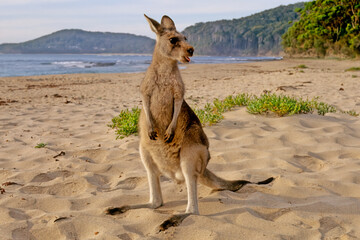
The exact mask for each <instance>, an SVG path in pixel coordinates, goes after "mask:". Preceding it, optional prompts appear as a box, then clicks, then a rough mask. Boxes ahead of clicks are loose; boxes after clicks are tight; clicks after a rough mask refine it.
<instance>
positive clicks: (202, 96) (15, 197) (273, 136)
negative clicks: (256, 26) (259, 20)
mask: <svg viewBox="0 0 360 240" xmlns="http://www.w3.org/2000/svg"><path fill="white" fill-rule="evenodd" d="M300 64H305V65H306V66H307V67H308V68H305V69H296V68H294V67H296V66H298V65H300ZM350 67H360V63H359V61H350V60H343V61H339V60H308V59H294V60H293V59H291V60H289V59H288V60H282V61H274V62H254V63H246V64H226V65H221V64H217V65H194V64H193V65H191V64H190V65H187V66H186V69H183V70H182V76H183V79H184V82H185V85H186V91H187V92H186V99H187V101H188V103H189V104H190V105H191V106H198V107H202V106H203V105H204V104H205V103H206V102H211V101H212V100H213V99H214V98H224V97H226V96H228V95H231V94H238V93H251V94H261V93H263V92H264V91H269V92H272V93H278V94H281V93H282V94H287V95H294V96H298V97H302V98H309V99H311V98H313V97H319V100H320V101H324V102H326V103H328V104H332V105H334V106H336V107H337V108H338V109H341V110H343V111H348V110H355V111H357V112H360V90H359V86H358V85H359V79H360V72H347V71H345V69H348V68H350ZM143 76H144V73H136V74H73V75H57V76H31V77H14V78H0V184H1V185H0V186H1V188H2V189H1V190H3V191H2V194H0V233H1V237H0V238H1V239H123V240H129V239H359V238H360V227H359V226H360V185H359V184H360V117H354V116H350V115H348V114H343V113H340V112H338V113H331V114H327V115H325V116H319V115H317V114H307V115H296V116H290V117H282V118H279V117H273V116H260V115H251V114H249V113H247V112H246V109H245V108H238V109H235V110H234V111H231V112H228V113H226V114H225V119H224V120H223V121H222V122H221V123H219V124H217V125H214V126H207V127H206V128H205V132H206V134H207V135H208V137H209V140H210V152H211V155H212V159H211V160H210V163H209V165H208V168H209V169H211V170H212V171H213V172H215V173H216V174H218V175H219V176H222V177H224V178H227V179H247V180H251V181H260V180H263V179H265V178H268V177H275V178H276V179H275V181H274V182H273V183H271V184H269V185H261V186H259V185H247V186H245V187H244V188H242V189H240V190H239V191H237V192H230V191H221V192H212V191H211V189H209V188H207V187H205V186H201V185H199V210H200V215H199V216H189V217H188V218H186V219H185V220H184V221H183V222H182V223H181V225H179V226H177V227H172V228H169V229H168V230H166V231H165V232H158V226H159V225H160V224H161V223H162V222H163V221H164V220H166V219H167V218H169V216H170V215H171V214H173V213H178V212H184V210H185V208H186V203H187V200H186V199H187V198H186V188H185V186H184V185H176V184H175V183H174V182H172V181H171V180H169V179H166V178H162V180H161V185H162V191H163V196H164V201H165V204H164V206H162V207H160V208H159V209H157V210H151V209H138V210H130V211H128V212H126V213H124V214H123V215H118V216H108V215H105V214H104V211H105V209H106V208H107V207H116V206H121V205H123V204H132V203H145V202H147V201H148V185H147V179H146V172H145V169H144V167H143V166H142V163H141V161H140V157H139V152H138V143H139V139H138V137H137V136H130V137H128V138H124V139H121V140H115V134H114V131H113V130H112V129H110V128H109V127H108V126H107V124H109V123H110V121H111V118H112V117H114V116H116V115H117V114H119V112H120V110H122V109H126V108H131V107H134V106H140V104H141V103H140V97H139V84H140V82H141V80H142V78H143ZM38 143H46V144H47V145H46V147H44V148H35V146H36V145H37V144H38Z"/></svg>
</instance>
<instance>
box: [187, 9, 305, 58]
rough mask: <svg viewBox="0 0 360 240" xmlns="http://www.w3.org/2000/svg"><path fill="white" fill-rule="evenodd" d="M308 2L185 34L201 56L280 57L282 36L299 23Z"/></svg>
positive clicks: (190, 29) (205, 25) (210, 24)
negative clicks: (297, 10)
mask: <svg viewBox="0 0 360 240" xmlns="http://www.w3.org/2000/svg"><path fill="white" fill-rule="evenodd" d="M301 7H304V3H297V4H291V5H288V6H280V7H277V8H274V9H270V10H266V11H263V12H260V13H257V14H254V15H251V16H248V17H244V18H239V19H233V20H221V21H215V22H206V23H197V24H195V25H193V26H190V27H187V28H186V29H185V30H184V31H183V34H184V35H185V36H186V37H187V38H188V40H189V42H190V43H191V44H192V45H194V47H195V53H196V54H201V55H211V56H216V55H227V56H244V55H247V56H257V55H266V54H268V55H278V54H279V53H280V52H281V51H282V47H281V41H282V39H281V36H282V35H283V34H284V33H285V32H286V31H287V29H288V28H289V27H290V24H289V22H292V21H294V20H297V19H298V18H299V16H300V15H299V14H298V13H296V12H295V11H294V10H295V9H296V8H301Z"/></svg>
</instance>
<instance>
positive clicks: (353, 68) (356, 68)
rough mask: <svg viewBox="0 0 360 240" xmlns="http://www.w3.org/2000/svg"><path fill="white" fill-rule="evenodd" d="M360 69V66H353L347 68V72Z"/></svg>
mask: <svg viewBox="0 0 360 240" xmlns="http://www.w3.org/2000/svg"><path fill="white" fill-rule="evenodd" d="M356 71H360V67H351V68H348V69H346V70H345V72H356Z"/></svg>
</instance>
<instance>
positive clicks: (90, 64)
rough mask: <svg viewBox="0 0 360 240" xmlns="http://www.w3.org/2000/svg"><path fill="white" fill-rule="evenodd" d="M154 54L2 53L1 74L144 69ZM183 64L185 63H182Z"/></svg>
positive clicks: (203, 59) (199, 59)
mask: <svg viewBox="0 0 360 240" xmlns="http://www.w3.org/2000/svg"><path fill="white" fill-rule="evenodd" d="M151 59H152V55H151V54H110V53H106V54H104V53H101V54H0V77H11V76H33V75H54V74H74V73H135V72H144V71H145V70H146V69H147V68H148V66H149V65H150V63H151ZM281 59H282V57H232V56H227V57H223V56H194V57H192V61H191V63H190V64H219V63H225V64H227V63H245V62H253V61H273V60H281ZM181 67H182V68H184V67H186V65H181Z"/></svg>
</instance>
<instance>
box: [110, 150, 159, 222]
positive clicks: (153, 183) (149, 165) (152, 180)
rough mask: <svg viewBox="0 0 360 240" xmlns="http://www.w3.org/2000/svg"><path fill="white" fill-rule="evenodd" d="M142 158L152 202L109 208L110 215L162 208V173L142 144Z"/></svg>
mask: <svg viewBox="0 0 360 240" xmlns="http://www.w3.org/2000/svg"><path fill="white" fill-rule="evenodd" d="M140 157H141V160H142V162H143V164H144V166H145V168H146V172H147V176H148V182H149V189H150V200H149V203H145V204H134V205H125V206H122V207H115V208H108V209H107V210H106V213H107V214H109V215H117V214H121V213H124V212H126V211H128V210H130V209H139V208H153V209H155V208H158V207H160V206H162V204H163V199H162V194H161V188H160V178H159V177H160V172H159V170H158V169H157V167H156V166H155V165H154V162H153V160H152V157H151V155H150V153H149V152H148V151H147V150H146V149H145V148H143V147H142V146H141V144H140Z"/></svg>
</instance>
